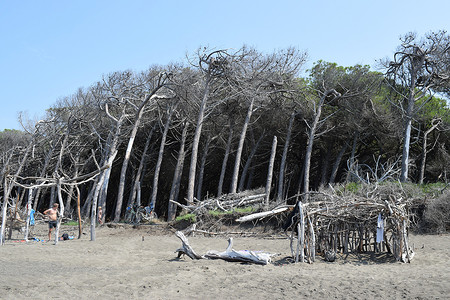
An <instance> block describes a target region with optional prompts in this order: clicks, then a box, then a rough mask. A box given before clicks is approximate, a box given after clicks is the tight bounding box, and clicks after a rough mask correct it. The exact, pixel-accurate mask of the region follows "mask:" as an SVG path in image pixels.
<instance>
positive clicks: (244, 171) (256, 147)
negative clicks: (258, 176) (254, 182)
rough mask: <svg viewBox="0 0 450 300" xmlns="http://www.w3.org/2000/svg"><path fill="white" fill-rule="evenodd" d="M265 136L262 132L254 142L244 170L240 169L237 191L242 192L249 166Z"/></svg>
mask: <svg viewBox="0 0 450 300" xmlns="http://www.w3.org/2000/svg"><path fill="white" fill-rule="evenodd" d="M264 136H265V134H264V132H263V133H262V134H261V136H260V137H259V139H258V141H256V143H255V144H254V145H253V149H252V151H251V152H250V155H249V156H248V158H247V161H246V162H245V165H244V168H243V169H242V175H241V179H240V180H239V188H238V191H240V192H241V191H243V190H244V185H245V180H246V179H247V174H248V172H249V170H250V166H251V164H252V161H253V158H254V157H255V154H256V151H257V150H258V148H259V145H260V144H261V141H262V139H263V138H264Z"/></svg>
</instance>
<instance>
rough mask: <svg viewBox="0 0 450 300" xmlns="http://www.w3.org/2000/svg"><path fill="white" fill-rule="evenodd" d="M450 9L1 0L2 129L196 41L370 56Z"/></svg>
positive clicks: (349, 60) (288, 2)
mask: <svg viewBox="0 0 450 300" xmlns="http://www.w3.org/2000/svg"><path fill="white" fill-rule="evenodd" d="M449 11H450V1H448V0H427V1H417V0H377V1H369V0H358V1H345V0H341V1H337V0H336V1H334V0H324V1H320V0H317V1H314V0H310V1H305V0H297V1H294V0H279V1H267V0H258V1H245V0H237V1H235V0H228V1H220V2H219V1H203V0H199V1H194V0H191V1H183V0H180V1H174V0H164V1H161V0H160V1H153V0H147V1H143V0H127V1H125V0H123V1H118V0H72V1H61V0H59V1H47V0H39V1H37V0H21V1H13V0H0V103H1V118H0V130H3V129H5V128H8V129H21V126H20V124H19V123H18V122H17V116H18V112H20V111H23V112H25V114H26V115H27V116H28V118H30V119H38V118H39V117H41V116H43V115H44V113H45V110H46V109H47V108H49V107H51V106H52V105H53V104H54V103H55V102H56V101H57V100H58V99H59V98H62V97H64V96H69V95H71V94H73V93H75V91H76V90H77V89H78V88H80V87H88V86H90V85H92V84H94V83H95V82H96V81H98V80H101V78H102V75H105V74H108V73H110V72H114V71H121V70H125V69H132V70H135V71H141V70H145V69H147V68H148V67H149V66H151V65H154V64H160V65H165V64H168V63H171V62H180V61H183V60H184V59H185V56H186V54H187V53H191V54H192V53H193V52H194V51H195V50H196V49H198V48H199V47H200V46H209V47H212V48H240V47H241V46H242V45H244V44H246V45H249V46H253V47H255V48H256V49H258V50H259V51H261V52H265V53H267V52H272V51H273V50H277V49H282V48H286V47H289V46H294V47H297V48H299V49H301V50H306V51H307V52H308V54H309V61H308V65H307V66H311V65H312V63H313V62H315V61H317V60H319V59H322V60H325V61H331V62H336V63H338V64H340V65H343V66H351V65H355V64H369V65H371V66H375V61H376V60H378V59H381V58H384V57H391V56H392V54H393V52H394V51H395V49H396V47H397V46H398V45H399V39H398V38H399V36H400V35H402V34H405V33H407V32H410V31H415V32H417V33H418V34H419V35H423V34H424V33H426V32H429V31H432V30H439V29H444V30H448V29H449V28H450V17H449V15H448V14H449Z"/></svg>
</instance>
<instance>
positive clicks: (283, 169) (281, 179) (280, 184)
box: [277, 112, 296, 202]
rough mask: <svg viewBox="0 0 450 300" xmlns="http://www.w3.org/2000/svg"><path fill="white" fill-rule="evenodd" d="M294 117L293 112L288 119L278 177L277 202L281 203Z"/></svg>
mask: <svg viewBox="0 0 450 300" xmlns="http://www.w3.org/2000/svg"><path fill="white" fill-rule="evenodd" d="M295 115H296V114H295V112H293V113H292V114H291V117H290V118H289V126H288V130H287V133H286V142H285V143H284V147H283V155H282V156H281V162H280V174H279V176H278V193H277V202H281V201H282V200H283V199H284V195H283V189H284V174H285V172H286V159H287V154H288V150H289V143H290V141H291V135H292V127H293V126H294V120H295Z"/></svg>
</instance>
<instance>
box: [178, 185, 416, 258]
mask: <svg viewBox="0 0 450 300" xmlns="http://www.w3.org/2000/svg"><path fill="white" fill-rule="evenodd" d="M331 191H333V190H331ZM338 194H339V193H336V192H335V191H334V192H333V193H327V192H309V193H307V194H303V195H299V199H302V201H298V202H297V203H296V205H284V204H283V205H279V206H275V207H273V208H272V209H270V210H265V211H259V212H257V213H253V214H249V215H245V216H242V217H240V218H238V219H236V221H237V222H248V221H254V220H261V219H263V218H267V217H272V216H275V215H280V214H286V212H287V211H290V212H289V215H288V216H287V220H286V222H285V224H284V226H283V229H284V230H285V232H286V233H287V234H288V237H289V240H290V248H291V254H292V256H293V258H294V259H295V261H296V262H309V263H312V262H314V261H315V259H316V255H322V256H323V257H324V258H325V260H327V261H334V260H335V258H336V255H337V254H338V253H341V254H343V255H344V257H346V256H347V255H349V254H350V253H362V252H375V253H381V252H386V253H388V254H391V255H392V256H393V257H394V258H395V259H396V260H397V261H402V262H410V261H411V260H412V259H413V257H414V252H413V251H412V249H411V248H410V246H409V242H408V229H409V226H410V222H411V221H410V213H409V210H410V208H411V202H412V200H408V198H407V197H402V196H401V195H399V194H398V193H390V192H389V191H387V192H386V191H385V192H380V191H378V190H376V188H375V190H374V191H372V192H371V193H370V195H369V193H367V196H360V195H356V194H353V193H352V194H345V195H344V194H341V195H338ZM259 196H260V197H261V195H259ZM249 197H250V199H251V198H252V197H251V196H248V195H246V196H245V199H249ZM208 203H209V204H210V205H212V204H213V203H220V201H218V200H213V199H212V200H210V201H209V202H208ZM203 205H205V204H204V203H203ZM199 206H200V205H199ZM222 209H224V208H223V206H222ZM190 211H196V209H195V208H193V207H190ZM194 230H195V227H194ZM198 232H200V233H206V232H205V231H203V230H199V231H198ZM177 236H178V237H179V238H180V239H181V240H182V242H183V246H182V248H180V249H178V250H181V251H179V253H183V254H188V256H189V257H191V258H193V259H197V258H198V257H200V256H199V255H197V254H192V253H189V252H190V251H193V250H192V248H190V246H189V243H188V242H187V239H185V237H184V236H183V238H181V237H180V236H179V234H177ZM186 245H187V247H185V246H186ZM230 245H231V242H230ZM230 249H231V248H230ZM178 250H177V251H178ZM225 252H226V251H225ZM225 252H224V253H225ZM190 254H191V255H190ZM225 254H226V253H225ZM196 256H198V257H196ZM204 257H205V256H202V258H204ZM206 257H207V256H206ZM222 259H225V258H223V257H222ZM230 260H231V259H230ZM242 261H245V260H242ZM249 262H251V261H249ZM254 262H255V261H254ZM268 262H270V261H268Z"/></svg>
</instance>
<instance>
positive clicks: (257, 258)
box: [175, 231, 278, 265]
mask: <svg viewBox="0 0 450 300" xmlns="http://www.w3.org/2000/svg"><path fill="white" fill-rule="evenodd" d="M175 235H176V236H177V237H178V238H179V239H180V240H181V242H182V246H181V248H179V249H177V250H176V251H175V252H178V258H180V257H181V256H182V255H187V256H189V257H190V258H191V259H202V258H208V259H223V260H226V261H234V262H245V263H254V264H259V265H267V264H268V263H270V262H271V261H272V257H273V256H276V255H278V254H271V253H268V252H263V251H250V250H234V249H233V238H231V237H230V238H229V239H228V247H227V249H226V250H225V251H223V252H220V251H215V250H210V251H208V252H207V253H206V254H205V255H199V254H197V253H195V251H194V249H192V247H191V246H190V245H189V242H188V240H187V238H186V236H185V235H184V234H183V233H182V232H181V231H177V232H176V233H175Z"/></svg>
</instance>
